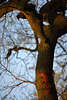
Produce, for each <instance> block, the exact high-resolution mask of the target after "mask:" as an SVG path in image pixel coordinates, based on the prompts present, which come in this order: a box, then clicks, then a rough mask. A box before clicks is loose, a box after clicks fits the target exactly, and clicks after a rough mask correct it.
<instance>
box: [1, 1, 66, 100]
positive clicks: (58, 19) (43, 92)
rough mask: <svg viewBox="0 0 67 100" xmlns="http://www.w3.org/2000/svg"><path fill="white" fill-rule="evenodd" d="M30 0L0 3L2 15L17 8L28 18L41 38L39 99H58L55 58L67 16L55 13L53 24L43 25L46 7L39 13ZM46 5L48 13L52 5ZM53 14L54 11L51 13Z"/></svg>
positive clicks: (39, 47) (38, 67) (64, 31)
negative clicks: (54, 71) (56, 47)
mask: <svg viewBox="0 0 67 100" xmlns="http://www.w3.org/2000/svg"><path fill="white" fill-rule="evenodd" d="M28 1H29V0H11V1H8V2H7V3H4V4H3V5H0V17H2V16H3V15H4V14H6V13H8V12H10V11H12V10H15V9H17V10H20V11H21V13H22V14H24V16H25V17H26V18H27V19H28V21H29V24H30V25H31V28H32V29H33V31H34V32H35V34H36V35H37V36H38V37H39V38H40V40H41V42H40V44H38V60H37V66H36V87H37V92H38V100H58V98H57V92H56V88H55V84H54V78H53V58H54V49H55V45H56V43H57V38H58V37H60V36H61V35H63V34H65V33H66V32H67V18H66V17H64V16H62V15H58V16H56V15H53V17H54V16H55V17H54V19H53V24H52V25H49V26H47V27H43V24H42V23H43V20H42V16H43V13H44V9H46V8H42V9H41V12H40V14H38V13H37V12H36V10H35V7H34V5H32V4H31V5H30V4H27V2H28ZM60 4H61V3H60ZM25 5H26V6H25ZM44 6H46V7H47V10H48V11H47V10H45V11H47V13H48V12H49V9H48V8H49V6H50V5H49V4H46V5H44ZM58 6H59V5H58ZM45 14H46V13H45ZM51 14H52V13H50V14H49V15H51ZM40 15H42V16H40ZM51 16H52V15H51ZM51 20H52V19H51ZM43 28H45V30H43ZM46 36H47V37H48V39H49V40H50V44H49V43H48V42H46V39H47V38H46Z"/></svg>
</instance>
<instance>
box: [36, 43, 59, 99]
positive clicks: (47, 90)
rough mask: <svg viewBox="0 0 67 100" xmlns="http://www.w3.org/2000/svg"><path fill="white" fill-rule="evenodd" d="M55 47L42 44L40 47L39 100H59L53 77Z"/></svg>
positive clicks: (38, 62)
mask: <svg viewBox="0 0 67 100" xmlns="http://www.w3.org/2000/svg"><path fill="white" fill-rule="evenodd" d="M54 47H55V45H54V46H53V47H50V46H49V45H48V44H47V43H43V42H41V43H40V44H39V46H38V52H39V54H38V60H37V66H36V88H37V92H38V100H58V98H57V92H56V88H55V84H54V77H53V70H52V69H53V58H54Z"/></svg>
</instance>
